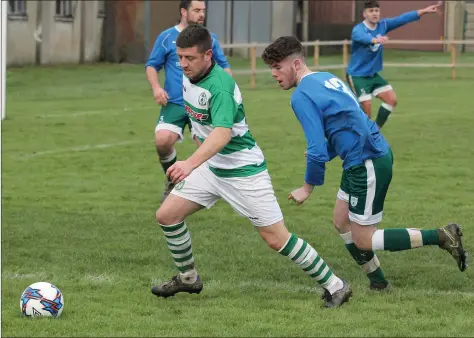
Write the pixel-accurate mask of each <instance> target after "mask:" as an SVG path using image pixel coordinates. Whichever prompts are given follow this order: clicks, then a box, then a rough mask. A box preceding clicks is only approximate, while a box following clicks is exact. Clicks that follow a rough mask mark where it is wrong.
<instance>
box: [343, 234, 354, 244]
mask: <svg viewBox="0 0 474 338" xmlns="http://www.w3.org/2000/svg"><path fill="white" fill-rule="evenodd" d="M340 236H341V238H342V240H343V241H344V243H346V244H352V243H354V241H353V240H352V232H351V231H349V232H346V233H345V234H340Z"/></svg>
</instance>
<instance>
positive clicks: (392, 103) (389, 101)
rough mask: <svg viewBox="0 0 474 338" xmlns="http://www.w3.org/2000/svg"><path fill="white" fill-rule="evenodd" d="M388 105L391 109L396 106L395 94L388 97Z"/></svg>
mask: <svg viewBox="0 0 474 338" xmlns="http://www.w3.org/2000/svg"><path fill="white" fill-rule="evenodd" d="M387 103H388V104H389V105H391V106H392V107H393V108H395V107H396V106H397V103H398V101H397V95H396V94H395V93H393V94H392V95H390V99H389V100H388V102H387Z"/></svg>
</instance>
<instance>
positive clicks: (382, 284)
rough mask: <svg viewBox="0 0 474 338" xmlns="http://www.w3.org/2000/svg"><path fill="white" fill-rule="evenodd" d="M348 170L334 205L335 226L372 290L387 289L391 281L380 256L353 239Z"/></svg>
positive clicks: (344, 173) (343, 176) (343, 177)
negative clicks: (380, 260) (386, 274)
mask: <svg viewBox="0 0 474 338" xmlns="http://www.w3.org/2000/svg"><path fill="white" fill-rule="evenodd" d="M346 176H347V172H346V171H344V172H343V175H342V179H341V187H340V188H339V192H338V193H337V199H336V205H335V207H334V221H333V222H334V226H335V227H336V229H337V231H338V232H339V234H340V236H341V238H342V240H343V241H344V243H345V245H346V249H347V251H349V253H350V254H351V256H352V258H354V260H355V261H356V263H357V264H359V265H360V266H362V269H363V270H364V272H365V273H366V274H367V277H368V278H369V281H370V288H371V289H372V290H385V289H388V288H389V285H390V284H389V282H388V281H387V280H386V279H385V275H384V273H383V271H382V268H381V267H380V262H379V259H378V257H377V256H376V255H375V253H374V252H373V251H372V250H361V249H359V248H358V247H357V246H356V245H355V244H354V240H353V239H352V231H351V224H350V220H349V204H348V201H349V193H348V191H349V186H348V184H349V182H348V180H347V177H346Z"/></svg>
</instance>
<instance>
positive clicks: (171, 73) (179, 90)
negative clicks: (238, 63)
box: [145, 26, 230, 106]
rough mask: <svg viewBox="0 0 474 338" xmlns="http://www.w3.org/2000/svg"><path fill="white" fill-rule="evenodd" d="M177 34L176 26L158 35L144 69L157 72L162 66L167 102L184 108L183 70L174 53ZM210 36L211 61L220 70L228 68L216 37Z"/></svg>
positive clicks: (212, 34)
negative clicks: (212, 60) (151, 69)
mask: <svg viewBox="0 0 474 338" xmlns="http://www.w3.org/2000/svg"><path fill="white" fill-rule="evenodd" d="M179 33H180V31H179V30H178V26H174V27H171V28H168V29H167V30H165V31H163V32H162V33H161V34H160V35H158V38H157V39H156V42H155V45H154V46H153V50H152V51H151V53H150V57H149V58H148V61H147V63H146V64H145V68H146V67H149V66H151V67H153V68H155V69H156V71H157V72H159V71H160V70H161V69H162V68H163V66H164V67H165V73H166V77H165V86H164V89H165V91H166V93H168V97H169V99H168V102H171V103H175V104H179V105H181V106H184V102H183V70H182V69H181V66H180V64H179V59H178V54H177V53H176V39H177V38H178V35H179ZM211 36H212V55H213V59H214V60H215V61H216V62H217V64H218V65H219V66H221V67H222V68H230V66H229V63H228V62H227V59H226V57H225V56H224V52H223V51H222V48H221V46H220V45H219V42H218V41H217V37H216V35H215V34H214V33H211Z"/></svg>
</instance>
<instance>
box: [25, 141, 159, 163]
mask: <svg viewBox="0 0 474 338" xmlns="http://www.w3.org/2000/svg"><path fill="white" fill-rule="evenodd" d="M153 141H154V140H151V141H148V142H153ZM144 142H146V141H144V140H136V141H122V142H116V143H104V144H91V145H84V146H78V147H71V148H65V149H57V150H45V151H38V152H35V153H31V154H23V155H20V156H19V157H20V158H22V159H29V158H34V157H38V156H45V155H56V154H61V153H71V152H78V151H89V150H96V149H107V148H114V147H121V146H127V145H131V144H138V143H144Z"/></svg>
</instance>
